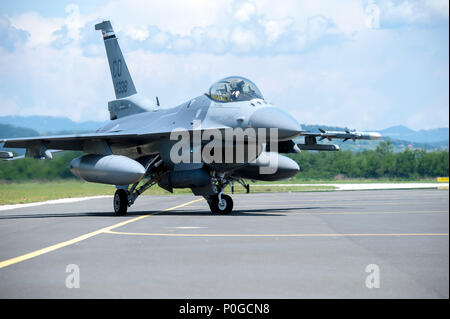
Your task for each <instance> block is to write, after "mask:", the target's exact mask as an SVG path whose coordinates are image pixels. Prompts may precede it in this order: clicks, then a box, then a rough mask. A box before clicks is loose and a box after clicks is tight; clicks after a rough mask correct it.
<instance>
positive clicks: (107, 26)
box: [95, 21, 137, 99]
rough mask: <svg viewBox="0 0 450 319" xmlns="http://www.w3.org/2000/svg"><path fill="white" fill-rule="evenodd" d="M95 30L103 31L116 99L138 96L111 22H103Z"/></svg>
mask: <svg viewBox="0 0 450 319" xmlns="http://www.w3.org/2000/svg"><path fill="white" fill-rule="evenodd" d="M95 30H102V34H103V40H104V42H105V48H106V55H107V57H108V62H109V68H110V70H111V77H112V81H113V85H114V91H115V93H116V99H121V98H124V97H127V96H130V95H133V94H136V93H137V92H136V88H135V87H134V83H133V80H132V79H131V75H130V72H129V71H128V68H127V64H126V63H125V59H124V58H123V55H122V51H121V50H120V47H119V43H118V42H117V38H116V35H115V34H114V30H113V28H112V26H111V22H109V21H103V22H102V23H99V24H96V25H95Z"/></svg>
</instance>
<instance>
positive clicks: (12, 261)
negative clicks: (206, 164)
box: [0, 198, 203, 269]
mask: <svg viewBox="0 0 450 319" xmlns="http://www.w3.org/2000/svg"><path fill="white" fill-rule="evenodd" d="M201 200H203V198H200V199H196V200H192V201H190V202H187V203H184V204H181V205H177V206H174V207H170V208H166V209H163V210H161V211H159V212H158V213H162V212H167V211H171V210H174V209H177V208H180V207H184V206H187V205H189V204H192V203H195V202H198V201H201ZM158 213H153V214H147V215H142V216H139V217H135V218H132V219H128V220H126V221H123V222H120V223H117V224H114V225H112V226H108V227H104V228H101V229H99V230H96V231H93V232H90V233H88V234H84V235H81V236H78V237H76V238H73V239H70V240H67V241H64V242H61V243H59V244H55V245H52V246H48V247H45V248H42V249H39V250H36V251H33V252H31V253H28V254H25V255H21V256H18V257H14V258H11V259H7V260H4V261H1V262H0V269H1V268H4V267H7V266H10V265H13V264H17V263H19V262H21V261H25V260H28V259H31V258H34V257H37V256H40V255H43V254H46V253H49V252H52V251H55V250H57V249H60V248H63V247H66V246H69V245H73V244H75V243H79V242H80V241H83V240H85V239H88V238H91V237H94V236H96V235H99V234H102V233H105V232H108V231H111V230H112V229H115V228H118V227H121V226H124V225H127V224H130V223H134V222H137V221H138V220H141V219H144V218H147V217H149V216H151V215H154V214H158Z"/></svg>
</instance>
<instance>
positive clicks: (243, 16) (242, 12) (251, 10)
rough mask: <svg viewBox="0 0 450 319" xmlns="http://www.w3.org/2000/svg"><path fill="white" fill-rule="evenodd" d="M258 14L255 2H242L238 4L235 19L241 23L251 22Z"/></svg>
mask: <svg viewBox="0 0 450 319" xmlns="http://www.w3.org/2000/svg"><path fill="white" fill-rule="evenodd" d="M255 13H256V7H255V4H254V3H253V2H242V3H238V4H237V8H236V10H235V12H234V17H235V18H236V19H237V20H238V21H240V22H247V21H249V20H250V19H251V18H252V16H254V15H255Z"/></svg>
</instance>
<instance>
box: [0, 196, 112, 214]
mask: <svg viewBox="0 0 450 319" xmlns="http://www.w3.org/2000/svg"><path fill="white" fill-rule="evenodd" d="M97 198H112V196H111V195H102V196H90V197H73V198H61V199H54V200H48V201H45V202H36V203H27V204H13V205H1V206H0V211H2V210H9V209H16V208H26V207H33V206H40V205H52V204H67V203H75V202H81V201H83V200H89V199H97Z"/></svg>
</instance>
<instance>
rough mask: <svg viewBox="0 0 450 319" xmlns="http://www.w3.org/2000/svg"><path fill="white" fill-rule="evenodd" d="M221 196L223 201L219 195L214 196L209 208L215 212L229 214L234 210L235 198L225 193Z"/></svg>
mask: <svg viewBox="0 0 450 319" xmlns="http://www.w3.org/2000/svg"><path fill="white" fill-rule="evenodd" d="M221 197H222V201H219V196H218V195H217V196H214V197H213V198H212V199H211V201H210V202H209V208H210V209H211V212H213V213H216V214H220V215H227V214H229V213H231V211H232V210H233V199H232V198H231V197H230V196H228V195H225V194H223V195H222V196H221Z"/></svg>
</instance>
